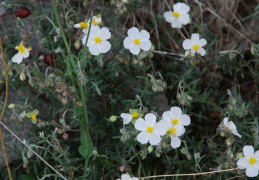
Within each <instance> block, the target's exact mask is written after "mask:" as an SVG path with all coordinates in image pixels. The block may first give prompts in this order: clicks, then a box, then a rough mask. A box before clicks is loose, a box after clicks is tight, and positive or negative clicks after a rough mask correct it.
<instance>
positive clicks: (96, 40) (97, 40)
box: [94, 37, 102, 43]
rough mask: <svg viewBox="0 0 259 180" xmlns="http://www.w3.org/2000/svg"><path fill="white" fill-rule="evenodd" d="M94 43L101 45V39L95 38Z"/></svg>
mask: <svg viewBox="0 0 259 180" xmlns="http://www.w3.org/2000/svg"><path fill="white" fill-rule="evenodd" d="M94 41H95V42H96V43H101V42H102V39H101V38H100V37H96V38H95V39H94Z"/></svg>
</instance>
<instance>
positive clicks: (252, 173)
mask: <svg viewBox="0 0 259 180" xmlns="http://www.w3.org/2000/svg"><path fill="white" fill-rule="evenodd" d="M246 175H247V176H248V177H255V176H257V175H258V169H257V168H256V167H255V166H249V167H248V168H246Z"/></svg>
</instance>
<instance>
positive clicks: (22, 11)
mask: <svg viewBox="0 0 259 180" xmlns="http://www.w3.org/2000/svg"><path fill="white" fill-rule="evenodd" d="M14 14H15V16H16V17H19V18H26V17H28V16H29V15H30V14H31V11H30V10H29V9H28V8H26V7H20V8H17V9H15V10H14Z"/></svg>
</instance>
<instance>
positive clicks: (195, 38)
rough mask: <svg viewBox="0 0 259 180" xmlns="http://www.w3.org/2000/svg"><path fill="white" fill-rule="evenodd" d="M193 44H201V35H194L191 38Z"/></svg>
mask: <svg viewBox="0 0 259 180" xmlns="http://www.w3.org/2000/svg"><path fill="white" fill-rule="evenodd" d="M191 41H192V44H193V45H194V44H199V42H200V35H199V34H198V33H193V34H192V36H191Z"/></svg>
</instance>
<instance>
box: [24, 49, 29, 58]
mask: <svg viewBox="0 0 259 180" xmlns="http://www.w3.org/2000/svg"><path fill="white" fill-rule="evenodd" d="M22 56H23V58H27V57H29V56H30V53H29V51H28V50H25V52H24V53H23V54H22Z"/></svg>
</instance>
